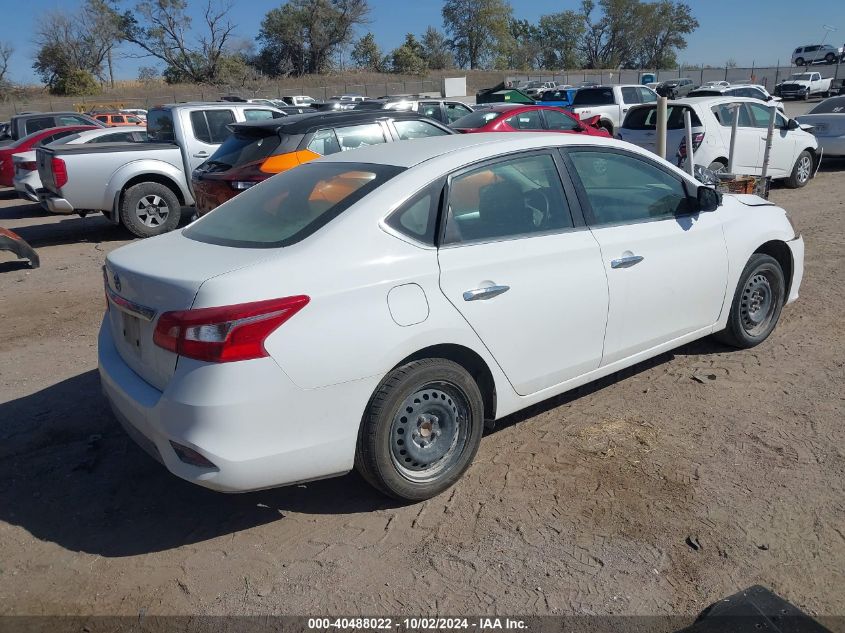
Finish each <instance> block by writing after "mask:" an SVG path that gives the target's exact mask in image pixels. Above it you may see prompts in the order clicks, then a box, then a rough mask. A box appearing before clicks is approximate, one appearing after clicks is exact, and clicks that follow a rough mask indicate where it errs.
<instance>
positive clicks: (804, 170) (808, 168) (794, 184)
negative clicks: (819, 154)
mask: <svg viewBox="0 0 845 633" xmlns="http://www.w3.org/2000/svg"><path fill="white" fill-rule="evenodd" d="M812 175H813V157H812V156H811V155H810V152H808V151H807V150H804V151H803V152H801V153H800V154H799V155H798V158H797V160H796V161H795V165H794V166H793V167H792V174H790V176H789V178H787V179H786V186H787V187H790V188H791V189H800V188H801V187H803V186H804V185H806V184H807V183H808V182H810V178H811V177H812Z"/></svg>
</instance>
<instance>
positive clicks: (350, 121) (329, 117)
mask: <svg viewBox="0 0 845 633" xmlns="http://www.w3.org/2000/svg"><path fill="white" fill-rule="evenodd" d="M382 119H400V120H401V119H411V120H414V121H419V120H423V119H426V120H428V118H427V117H424V116H422V115H421V114H418V113H416V112H405V111H396V110H341V111H338V112H319V111H315V112H313V113H312V112H307V113H304V114H291V115H288V116H286V117H281V118H278V119H262V120H259V121H244V122H238V123H232V124H230V127H231V128H232V129H234V130H246V129H250V128H266V129H274V130H278V131H279V132H283V133H285V134H303V133H305V132H308V131H309V130H311V129H313V128H315V127H319V126H321V125H326V124H328V125H331V126H333V127H336V126H338V125H354V124H355V123H367V122H369V121H380V120H382Z"/></svg>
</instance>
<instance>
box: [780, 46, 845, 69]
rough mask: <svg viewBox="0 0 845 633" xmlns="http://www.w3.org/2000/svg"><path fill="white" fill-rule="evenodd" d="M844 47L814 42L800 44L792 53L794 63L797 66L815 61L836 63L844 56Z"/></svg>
mask: <svg viewBox="0 0 845 633" xmlns="http://www.w3.org/2000/svg"><path fill="white" fill-rule="evenodd" d="M842 56H843V55H842V49H841V48H836V47H835V46H831V45H830V44H813V45H812V46H799V47H798V48H796V49H795V51H794V52H793V53H792V63H793V64H795V65H796V66H807V65H809V64H812V63H813V62H827V63H828V64H834V63H836V60H837V59H841V58H842Z"/></svg>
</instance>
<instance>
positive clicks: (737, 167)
mask: <svg viewBox="0 0 845 633" xmlns="http://www.w3.org/2000/svg"><path fill="white" fill-rule="evenodd" d="M735 107H736V108H739V127H738V128H737V131H736V133H737V139H736V147H735V149H734V172H735V173H737V174H743V175H749V176H756V175H758V174H759V173H760V165H761V164H762V159H763V154H762V152H761V149H760V131H759V130H758V129H757V128H755V127H754V122H753V121H752V120H751V115H750V113H749V111H748V109H746V108H745V107H744V102H742V101H737V102H733V103H720V104H718V105H715V106H713V108H712V110H713V114H715V115H716V119H717V120H718V121H719V124H720V130H719V131H720V133H721V136H722V141H723V145H724V149H725V156H727V155H728V149H729V148H730V144H731V126H732V124H733V116H734V115H733V109H734V108H735Z"/></svg>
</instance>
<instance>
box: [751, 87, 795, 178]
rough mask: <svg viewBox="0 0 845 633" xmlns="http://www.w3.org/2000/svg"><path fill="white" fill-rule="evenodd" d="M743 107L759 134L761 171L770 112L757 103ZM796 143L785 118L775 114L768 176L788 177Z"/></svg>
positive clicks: (792, 163) (793, 159) (792, 164)
mask: <svg viewBox="0 0 845 633" xmlns="http://www.w3.org/2000/svg"><path fill="white" fill-rule="evenodd" d="M745 107H746V108H748V112H749V115H750V117H751V120H752V122H753V123H754V127H755V128H756V129H757V131H758V133H759V137H760V140H759V143H760V168H761V169H762V166H763V157H764V156H765V153H766V135H767V134H768V131H769V117H770V110H769V108H768V107H767V106H764V105H762V104H759V103H746V104H745ZM796 143H797V139H796V135H795V134H793V133H792V131H791V130H790V129H789V126H788V124H787V120H786V118H785V117H784V116H783V115H782V114H780V113H779V112H776V113H775V129H774V133H773V135H772V149H771V151H770V152H769V169H768V175H769V176H772V177H773V178H779V177H783V176H788V175H789V174H790V173H791V172H792V167H793V166H794V165H795V160H796V158H797V156H796Z"/></svg>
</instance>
